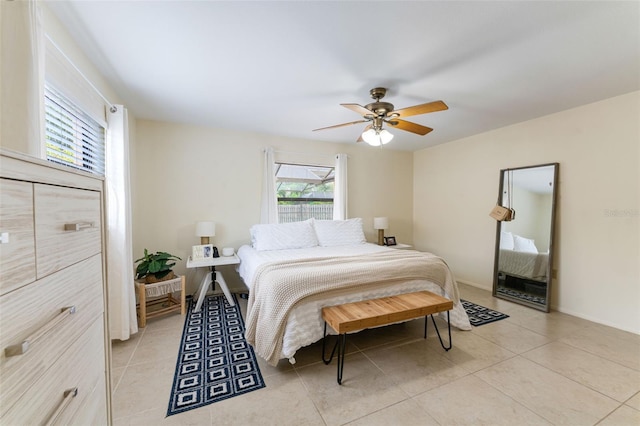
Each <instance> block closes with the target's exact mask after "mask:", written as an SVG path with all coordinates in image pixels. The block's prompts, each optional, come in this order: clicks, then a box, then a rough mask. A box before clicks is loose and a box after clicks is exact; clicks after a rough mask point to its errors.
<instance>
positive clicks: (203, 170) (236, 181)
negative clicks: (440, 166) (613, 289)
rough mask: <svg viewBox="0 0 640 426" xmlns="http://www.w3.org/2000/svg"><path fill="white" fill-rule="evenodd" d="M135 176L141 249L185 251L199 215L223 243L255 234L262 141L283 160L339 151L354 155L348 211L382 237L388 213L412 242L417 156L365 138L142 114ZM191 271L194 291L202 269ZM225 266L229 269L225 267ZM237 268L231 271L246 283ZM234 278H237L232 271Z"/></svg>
mask: <svg viewBox="0 0 640 426" xmlns="http://www.w3.org/2000/svg"><path fill="white" fill-rule="evenodd" d="M136 127H137V131H136V140H137V142H136V146H135V148H134V150H135V153H134V155H135V161H134V162H132V167H133V169H134V170H133V171H132V176H133V182H132V185H133V191H132V192H133V193H134V194H135V196H134V199H133V223H134V226H133V239H134V248H133V249H134V256H136V257H140V256H142V253H143V250H144V249H145V248H148V249H149V250H152V251H158V250H162V251H168V252H170V253H173V254H175V255H178V256H180V257H182V258H183V259H184V258H186V256H188V254H189V252H190V250H191V246H192V245H195V244H199V239H198V238H197V237H195V236H194V232H195V223H196V222H197V221H198V220H213V221H215V222H216V236H215V237H214V239H213V241H212V243H213V244H215V245H216V246H217V247H219V248H220V247H234V248H235V249H238V248H239V247H240V245H242V244H246V243H248V242H249V228H250V227H251V225H253V224H255V223H259V221H260V191H261V188H262V168H263V149H264V148H266V147H268V146H271V147H273V148H274V150H275V151H276V160H280V161H290V162H300V163H306V164H334V163H335V160H334V155H335V154H337V153H345V154H347V155H348V186H349V188H348V214H349V217H362V218H363V220H364V225H365V233H366V236H367V239H368V240H369V241H376V235H377V234H376V233H375V231H374V230H373V217H374V216H388V217H389V222H390V229H389V231H388V232H387V235H395V236H396V237H397V239H398V241H399V242H406V243H411V242H412V241H411V236H412V234H413V229H412V211H413V197H412V194H413V156H412V153H410V152H400V151H391V150H388V149H384V148H382V149H381V148H377V149H376V148H371V147H370V146H368V145H366V146H365V144H355V143H352V144H333V143H324V142H314V141H308V140H298V139H287V138H283V137H275V136H268V135H263V134H255V133H248V132H238V131H231V130H224V129H213V128H206V127H196V126H190V125H181V124H172V123H161V122H153V121H143V120H138V122H137V123H136ZM184 265H185V262H184V261H183V262H180V263H179V264H178V267H177V268H176V270H177V272H178V273H186V274H187V279H188V286H189V292H194V291H195V290H196V289H197V286H198V283H199V280H200V278H201V273H203V271H199V272H198V273H194V271H192V270H186V269H185V267H184ZM223 272H224V270H223ZM234 276H235V274H231V273H229V274H225V278H226V279H227V281H234V283H233V284H232V285H234V286H238V285H241V284H240V283H239V282H238V280H237V278H235V277H234ZM230 278H231V279H230Z"/></svg>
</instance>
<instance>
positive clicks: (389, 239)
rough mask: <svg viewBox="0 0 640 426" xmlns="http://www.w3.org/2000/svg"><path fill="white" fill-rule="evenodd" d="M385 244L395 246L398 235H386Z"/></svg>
mask: <svg viewBox="0 0 640 426" xmlns="http://www.w3.org/2000/svg"><path fill="white" fill-rule="evenodd" d="M384 245H385V246H395V245H396V237H384Z"/></svg>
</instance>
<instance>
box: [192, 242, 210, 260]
mask: <svg viewBox="0 0 640 426" xmlns="http://www.w3.org/2000/svg"><path fill="white" fill-rule="evenodd" d="M212 258H213V244H203V245H200V246H193V247H192V248H191V259H192V260H205V259H212Z"/></svg>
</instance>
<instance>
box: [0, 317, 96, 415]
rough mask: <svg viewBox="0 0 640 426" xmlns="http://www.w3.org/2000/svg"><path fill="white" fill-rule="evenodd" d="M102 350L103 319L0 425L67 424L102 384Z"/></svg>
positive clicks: (10, 411) (72, 345) (17, 403)
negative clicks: (73, 390) (75, 390)
mask: <svg viewBox="0 0 640 426" xmlns="http://www.w3.org/2000/svg"><path fill="white" fill-rule="evenodd" d="M104 349H105V348H104V334H103V318H102V316H100V317H98V318H95V319H94V320H93V322H92V323H90V324H89V327H88V329H87V330H86V331H85V333H84V334H82V335H81V336H80V337H79V338H78V339H77V340H76V341H75V342H74V343H73V344H71V345H70V346H68V347H67V350H66V351H65V352H64V353H63V354H62V356H61V357H60V359H59V360H58V361H57V362H56V363H55V364H54V365H53V366H51V368H49V369H47V370H46V371H44V372H43V374H42V375H41V377H39V379H38V380H37V381H35V382H34V383H33V386H31V387H30V388H29V389H28V390H27V392H25V394H24V395H22V397H20V399H18V400H17V402H16V403H15V404H14V405H13V406H12V407H11V408H10V409H9V410H8V411H7V412H6V413H5V414H4V415H2V417H0V424H3V425H4V424H6V425H36V424H43V423H46V422H52V424H67V423H68V422H69V421H70V419H71V418H72V417H73V416H74V414H75V413H76V412H77V411H78V410H79V409H81V408H82V406H83V404H84V401H87V402H89V400H88V399H87V398H88V397H89V396H90V395H91V392H92V391H93V390H94V389H95V387H96V385H98V383H99V382H100V381H102V383H104V373H105V360H104ZM3 386H6V384H5V385H3ZM72 389H77V393H74V392H69V391H70V390H72ZM74 394H75V396H74ZM65 396H66V397H65Z"/></svg>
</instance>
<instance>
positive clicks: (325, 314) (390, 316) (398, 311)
mask: <svg viewBox="0 0 640 426" xmlns="http://www.w3.org/2000/svg"><path fill="white" fill-rule="evenodd" d="M451 309H453V302H452V301H451V300H449V299H446V298H444V297H442V296H438V295H437V294H435V293H432V292H430V291H418V292H415V293H405V294H399V295H396V296H389V297H382V298H380V299H371V300H362V301H360V302H352V303H345V304H342V305H335V306H326V307H324V308H322V319H324V321H325V323H324V337H323V340H322V361H323V362H324V363H325V364H327V365H328V364H329V363H330V362H331V360H332V359H333V356H334V355H335V352H336V348H337V350H338V384H342V372H343V369H344V355H345V349H346V344H347V333H351V332H354V331H359V330H364V329H365V328H371V327H379V326H383V325H389V324H393V323H397V322H402V321H408V320H411V319H415V318H420V317H424V338H425V339H426V338H427V317H428V316H431V320H432V321H433V325H434V327H435V329H436V332H437V333H438V339H440V344H441V345H442V348H443V349H444V350H445V351H448V350H449V349H451V321H450V319H449V311H450V310H451ZM439 312H447V327H448V330H449V346H445V345H444V342H443V341H442V337H441V336H440V331H439V330H438V326H437V325H436V321H435V319H434V318H433V314H437V313H439ZM327 324H329V326H330V327H331V328H332V329H334V330H335V332H336V333H338V339H337V341H336V344H335V346H334V347H333V350H332V351H331V356H330V357H329V358H328V359H326V358H325V341H326V339H327Z"/></svg>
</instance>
